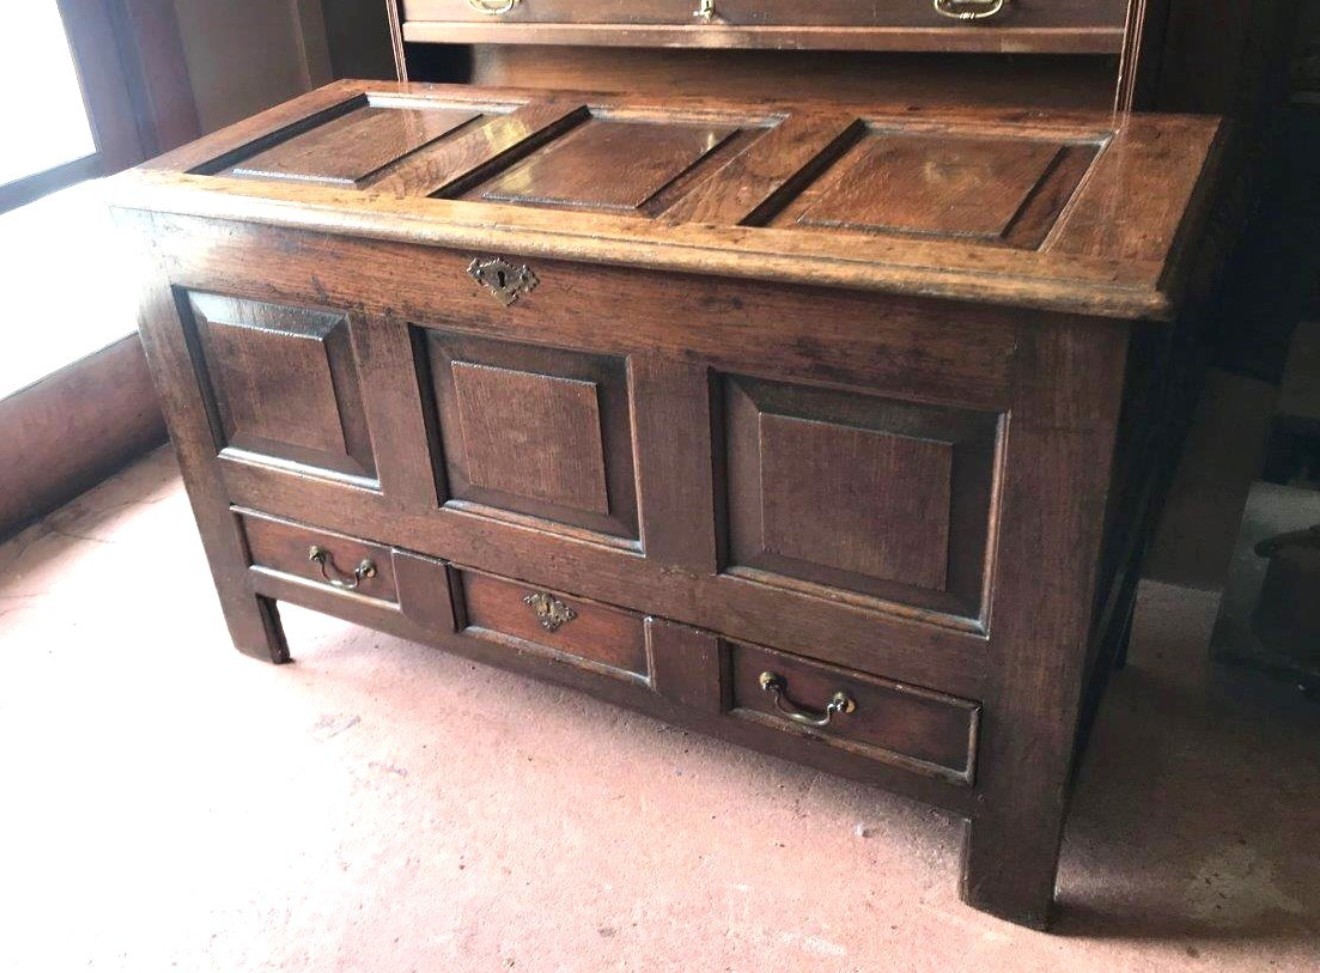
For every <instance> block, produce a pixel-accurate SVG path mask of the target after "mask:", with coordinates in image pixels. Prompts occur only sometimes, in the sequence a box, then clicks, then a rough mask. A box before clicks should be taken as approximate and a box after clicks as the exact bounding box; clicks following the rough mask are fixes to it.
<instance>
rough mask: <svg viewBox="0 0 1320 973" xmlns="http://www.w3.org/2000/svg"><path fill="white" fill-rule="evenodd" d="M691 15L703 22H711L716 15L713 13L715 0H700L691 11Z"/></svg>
mask: <svg viewBox="0 0 1320 973" xmlns="http://www.w3.org/2000/svg"><path fill="white" fill-rule="evenodd" d="M692 16H694V17H696V18H697V19H698V20H700V21H701V22H702V23H705V24H709V23H711V22H713V21H714V20H715V18H716V16H718V15H717V14H716V13H715V0H701V4H700V5H699V6H698V7H697V9H696V10H694V11H692Z"/></svg>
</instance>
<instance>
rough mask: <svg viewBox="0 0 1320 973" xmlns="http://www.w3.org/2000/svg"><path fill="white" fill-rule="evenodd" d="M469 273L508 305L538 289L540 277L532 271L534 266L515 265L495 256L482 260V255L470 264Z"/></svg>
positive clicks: (496, 297) (501, 301) (497, 298)
mask: <svg viewBox="0 0 1320 973" xmlns="http://www.w3.org/2000/svg"><path fill="white" fill-rule="evenodd" d="M468 274H469V275H470V276H471V277H472V279H473V280H475V281H476V282H477V283H478V284H480V285H481V286H482V287H484V288H486V290H488V291H490V292H491V293H492V294H494V295H495V299H496V300H497V301H499V302H500V303H501V304H503V305H504V306H505V307H508V306H509V305H510V304H512V303H513V302H514V301H516V300H518V298H520V297H522V296H523V295H524V294H528V293H530V292H532V291H534V290H535V289H536V285H537V284H539V283H541V281H540V278H538V277H537V276H536V274H534V273H532V268H531V267H528V266H527V265H526V264H523V265H522V266H521V267H515V266H514V265H513V264H511V263H509V262H508V261H507V260H501V259H500V258H499V257H494V258H492V259H490V260H482V259H481V258H480V257H478V258H477V259H475V260H473V261H472V263H470V264H469V265H468Z"/></svg>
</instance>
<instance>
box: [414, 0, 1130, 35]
mask: <svg viewBox="0 0 1320 973" xmlns="http://www.w3.org/2000/svg"><path fill="white" fill-rule="evenodd" d="M709 9H710V10H711V13H710V18H709V20H707V19H706V16H705V14H704V13H702V12H701V11H702V10H703V8H702V5H701V0H405V2H404V5H403V16H404V20H405V21H408V20H419V21H428V20H429V21H451V22H452V21H473V20H475V21H485V22H491V23H498V22H508V23H514V24H612V25H630V24H631V25H648V24H649V25H670V26H674V25H685V24H697V25H702V24H707V23H708V24H709V25H710V26H711V28H712V29H718V27H720V26H726V27H939V26H942V25H948V26H951V27H953V26H963V27H965V26H968V25H969V24H974V25H984V26H997V27H999V26H1002V27H1122V26H1123V21H1124V18H1125V16H1126V11H1127V3H1126V0H1004V2H1003V3H1002V4H1001V3H999V0H941V2H940V3H939V5H938V9H937V6H936V4H934V3H932V2H931V0H883V2H880V3H864V2H861V0H714V3H713V6H712V7H711V8H709ZM960 15H962V16H960Z"/></svg>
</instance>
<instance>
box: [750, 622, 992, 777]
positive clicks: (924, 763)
mask: <svg viewBox="0 0 1320 973" xmlns="http://www.w3.org/2000/svg"><path fill="white" fill-rule="evenodd" d="M726 644H727V652H728V658H729V689H730V693H731V699H730V712H731V713H732V715H734V716H735V717H739V718H743V719H748V720H752V721H753V722H756V723H760V724H762V725H769V726H774V727H778V728H780V729H783V730H786V731H792V732H796V733H801V734H808V735H812V736H820V737H822V738H825V739H828V740H829V742H830V743H832V744H834V745H836V746H840V747H842V748H844V749H846V750H849V751H852V752H855V753H858V754H861V755H863V756H867V757H871V758H872V759H876V760H880V761H883V762H885V763H890V764H895V765H897V766H900V767H903V768H905V769H907V770H912V771H915V772H917V773H922V774H925V775H927V776H932V777H939V778H941V779H944V780H947V781H950V782H952V783H957V784H965V785H970V784H971V783H972V782H973V780H974V774H975V764H976V743H977V732H978V727H979V723H980V712H981V707H980V706H979V704H977V703H974V702H970V701H968V700H964V699H958V698H957V697H954V696H946V695H944V694H942V693H935V692H931V691H930V690H925V689H918V688H914V687H911V686H905V685H902V684H900V683H895V682H890V681H888V680H885V679H878V678H875V677H872V676H867V675H864V674H862V673H857V672H853V671H850V670H846V669H839V668H836V667H834V666H827V665H821V664H818V663H814V662H808V661H806V660H804V659H799V658H797V657H795V656H791V655H787V654H785V653H782V652H775V651H772V650H770V649H765V648H761V647H758V646H750V645H745V644H742V643H737V642H729V643H726Z"/></svg>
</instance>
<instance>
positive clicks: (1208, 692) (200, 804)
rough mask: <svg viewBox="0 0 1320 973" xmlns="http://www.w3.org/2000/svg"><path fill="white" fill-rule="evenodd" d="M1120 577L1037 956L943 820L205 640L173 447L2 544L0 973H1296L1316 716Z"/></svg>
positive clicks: (876, 796)
mask: <svg viewBox="0 0 1320 973" xmlns="http://www.w3.org/2000/svg"><path fill="white" fill-rule="evenodd" d="M1217 603H1218V596H1217V595H1216V594H1215V593H1214V592H1209V591H1203V590H1192V589H1187V588H1179V587H1174V586H1171V585H1166V584H1156V583H1150V582H1148V583H1145V584H1144V585H1143V587H1142V591H1141V597H1140V604H1139V612H1138V616H1137V621H1136V629H1135V635H1134V639H1133V644H1132V649H1131V662H1130V665H1129V667H1128V668H1127V669H1126V670H1124V671H1122V672H1120V673H1117V674H1116V675H1115V678H1114V680H1113V682H1112V684H1111V687H1110V692H1109V695H1108V696H1107V698H1106V700H1105V702H1104V705H1103V707H1102V710H1101V714H1100V718H1099V722H1098V725H1097V727H1096V730H1095V734H1094V737H1093V740H1092V746H1091V749H1090V751H1089V753H1088V755H1087V758H1086V761H1085V763H1084V765H1083V767H1082V769H1081V772H1080V777H1079V781H1078V787H1077V790H1076V793H1075V797H1074V801H1073V809H1072V814H1071V817H1070V820H1069V824H1068V829H1067V834H1066V836H1065V839H1064V845H1063V863H1062V871H1061V874H1060V881H1059V899H1060V909H1059V919H1058V922H1057V928H1056V931H1055V932H1054V933H1053V934H1051V935H1044V934H1040V933H1035V932H1031V931H1028V930H1026V929H1021V928H1018V927H1016V926H1013V925H1009V924H1007V923H1004V922H1001V921H998V920H996V919H993V918H990V917H988V916H985V915H983V914H981V913H978V912H975V911H973V910H971V909H968V908H966V907H964V906H963V905H962V904H961V903H960V902H959V901H958V897H957V893H956V886H957V872H958V853H959V834H960V829H959V826H958V823H957V822H956V821H954V820H952V819H950V818H949V817H947V816H946V815H944V814H942V813H940V812H937V811H934V810H931V809H929V808H927V807H924V806H921V805H918V804H914V803H912V802H910V801H907V800H904V799H901V798H897V797H893V796H890V795H887V794H885V793H883V792H881V791H877V790H873V789H871V788H868V787H866V786H863V785H860V784H855V783H851V782H847V781H843V780H839V779H836V778H833V777H830V776H828V775H825V774H820V773H816V772H814V771H811V770H807V769H804V768H801V767H797V766H794V765H792V764H789V763H786V762H783V761H780V760H776V759H773V758H770V757H766V756H761V755H758V754H754V753H750V752H747V751H743V750H740V749H737V748H734V747H731V746H728V745H724V744H720V743H717V742H714V741H711V740H708V739H705V738H703V737H700V736H697V735H694V734H689V733H686V732H683V731H681V730H675V729H672V728H668V727H666V726H663V725H661V724H659V723H656V722H654V721H652V720H650V719H647V718H644V717H640V716H636V715H632V714H629V713H626V712H623V711H621V710H619V709H616V708H613V707H611V706H609V705H606V704H604V703H599V702H596V701H593V700H591V699H588V698H586V697H584V696H582V695H579V694H577V693H574V692H571V691H567V690H563V689H558V688H554V687H549V686H544V685H539V684H537V683H534V682H531V681H530V680H528V679H525V678H522V677H519V676H515V675H511V674H507V673H504V672H500V671H496V670H492V669H489V668H485V667H482V666H478V665H475V664H472V663H470V662H467V661H465V660H462V659H458V658H455V657H451V656H447V655H445V654H443V653H440V652H436V651H434V650H431V649H426V648H423V647H419V646H415V645H410V644H408V643H405V642H401V641H399V640H397V639H394V638H390V637H387V636H382V635H377V634H374V633H372V632H368V631H365V630H363V629H360V628H356V627H354V626H351V625H348V624H346V623H342V622H339V621H336V620H333V619H328V618H324V617H321V616H317V615H313V614H311V613H308V612H303V611H300V610H296V609H292V608H289V609H286V610H285V620H286V626H287V629H288V633H289V639H290V644H291V646H292V649H293V653H294V656H295V658H296V660H297V662H296V664H294V665H292V666H286V667H275V666H268V665H263V664H261V663H257V662H254V661H252V660H250V659H247V658H245V657H243V656H240V655H239V654H238V653H236V652H234V651H233V650H232V648H231V647H230V646H229V644H228V641H227V635H226V632H225V628H224V624H223V622H222V620H221V617H220V614H219V608H218V605H217V603H216V599H215V595H214V593H213V590H212V589H211V585H210V578H209V574H208V572H207V569H206V565H205V562H204V560H203V557H202V551H201V545H200V542H199V541H198V539H197V535H196V531H195V528H194V527H193V524H192V520H191V515H190V512H189V509H188V504H187V500H186V497H185V496H184V494H183V491H182V487H181V485H180V483H179V479H178V473H177V469H176V468H175V465H174V461H173V457H172V454H171V453H170V452H169V451H168V450H161V451H159V452H157V453H155V454H153V455H152V456H150V457H149V458H147V459H146V460H144V461H142V462H140V463H138V464H137V465H135V466H133V467H131V468H130V469H128V470H126V471H125V472H123V473H122V474H120V475H119V476H117V477H115V478H114V479H112V480H110V481H108V482H107V483H105V484H103V485H102V486H100V487H98V488H97V489H96V490H94V491H92V492H91V493H89V494H87V495H85V496H84V497H82V498H80V499H79V500H78V501H75V502H74V503H73V504H71V505H70V506H69V507H66V508H65V509H63V510H61V511H59V512H58V513H56V514H55V515H53V516H52V517H50V518H48V519H47V520H46V521H44V522H42V523H41V524H38V525H37V526H35V527H33V528H31V529H29V530H28V531H26V532H25V533H24V534H22V535H20V536H19V537H17V538H15V539H14V540H12V541H10V542H9V543H7V544H6V545H4V546H3V547H0V740H2V741H3V742H2V743H0V970H14V971H23V973H27V971H47V970H50V971H64V970H76V969H77V970H80V969H98V970H99V969H105V970H132V971H163V970H170V969H180V970H189V971H202V970H215V971H225V973H238V971H248V970H291V971H317V973H325V971H337V970H343V971H376V970H381V971H421V973H430V971H438V970H458V971H464V973H466V971H488V970H489V971H507V970H517V971H520V973H522V971H530V973H540V971H569V973H577V971H584V973H595V971H639V973H642V971H644V973H665V971H679V970H683V971H698V973H708V971H709V973H719V971H740V973H762V971H767V973H797V971H806V970H812V971H873V970H875V971H887V970H894V971H904V973H920V971H941V973H949V971H961V970H977V971H982V973H984V971H995V970H1004V971H1013V973H1031V971H1050V973H1057V971H1069V973H1073V971H1079V973H1087V971H1096V973H1100V971H1104V973H1113V971H1129V970H1131V971H1146V970H1161V971H1162V970H1215V971H1235V970H1242V971H1264V970H1277V971H1284V970H1296V971H1315V970H1320V706H1318V705H1317V704H1315V703H1314V702H1309V701H1307V700H1306V699H1304V698H1303V697H1302V696H1301V695H1300V694H1298V693H1297V692H1295V691H1294V690H1293V689H1291V688H1290V687H1288V686H1286V685H1281V684H1278V683H1275V682H1271V681H1269V680H1268V679H1265V678H1264V677H1261V676H1258V675H1256V674H1253V673H1249V672H1245V671H1240V670H1234V669H1226V668H1223V667H1218V666H1215V665H1212V664H1211V663H1209V662H1208V661H1207V658H1206V643H1207V640H1208V638H1209V634H1210V629H1211V626H1212V624H1213V622H1214V617H1215V611H1216V608H1217Z"/></svg>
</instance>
